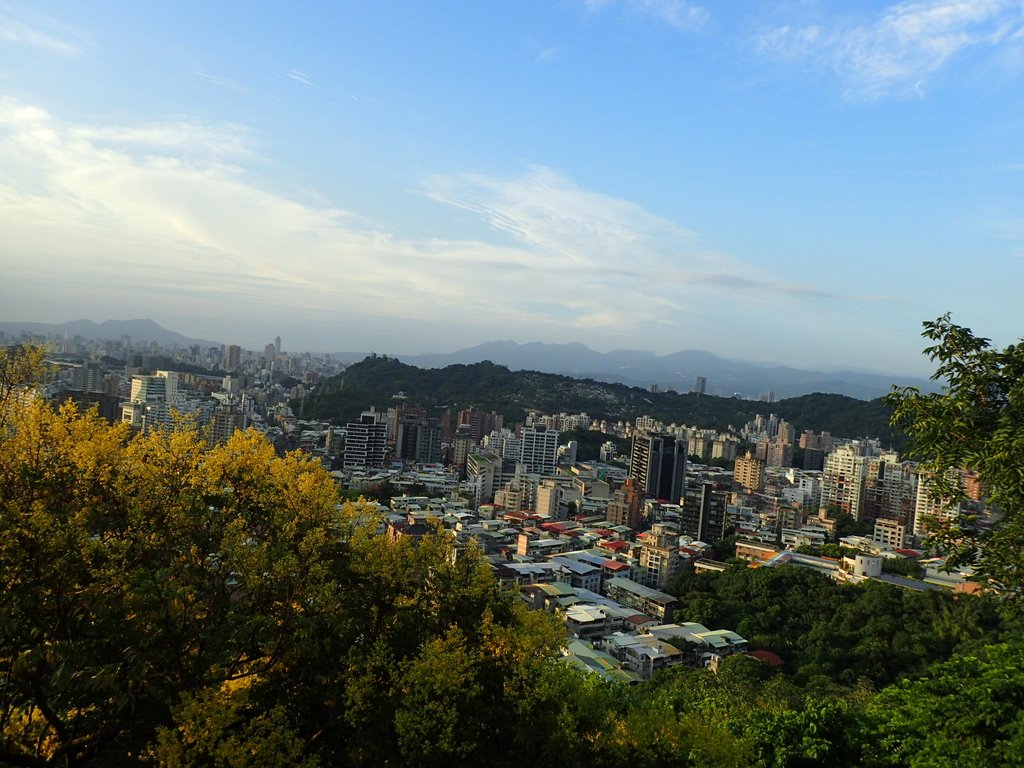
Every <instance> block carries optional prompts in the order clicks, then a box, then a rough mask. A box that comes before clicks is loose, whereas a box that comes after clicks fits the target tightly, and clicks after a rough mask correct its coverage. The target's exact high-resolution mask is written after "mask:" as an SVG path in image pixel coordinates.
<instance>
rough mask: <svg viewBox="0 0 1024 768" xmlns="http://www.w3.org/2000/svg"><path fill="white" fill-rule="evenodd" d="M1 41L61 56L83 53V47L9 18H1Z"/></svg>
mask: <svg viewBox="0 0 1024 768" xmlns="http://www.w3.org/2000/svg"><path fill="white" fill-rule="evenodd" d="M0 40H3V41H6V42H8V43H16V44H18V45H30V46H33V47H35V48H40V49H42V50H44V51H47V52H49V53H56V54H60V55H61V56H76V55H78V54H80V53H81V52H82V48H81V46H79V45H77V44H76V43H72V42H69V41H68V40H64V39H62V38H60V37H57V36H56V35H52V34H50V33H49V32H44V31H43V30H41V29H38V28H37V27H34V26H30V25H28V24H25V23H23V22H21V21H18V20H17V19H13V18H10V17H8V16H0Z"/></svg>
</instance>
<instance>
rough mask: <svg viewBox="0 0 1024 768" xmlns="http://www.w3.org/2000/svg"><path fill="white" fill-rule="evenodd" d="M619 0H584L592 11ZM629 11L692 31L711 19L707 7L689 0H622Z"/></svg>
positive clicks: (622, 3)
mask: <svg viewBox="0 0 1024 768" xmlns="http://www.w3.org/2000/svg"><path fill="white" fill-rule="evenodd" d="M616 2H617V0H584V5H585V6H586V7H587V8H588V9H589V10H591V11H597V10H601V9H603V8H605V7H607V6H610V5H614V4H616ZM620 2H621V5H623V6H624V7H625V8H626V9H627V10H628V11H630V12H632V13H635V14H638V15H643V16H650V17H652V18H655V19H658V20H659V21H662V22H664V23H665V24H669V25H671V26H673V27H675V28H676V29H681V30H683V31H690V30H694V29H698V28H700V27H702V26H704V25H705V24H707V22H708V21H709V20H710V18H711V14H710V13H709V12H708V10H707V8H705V7H704V6H702V5H698V4H697V3H691V2H688V1H687V0H620Z"/></svg>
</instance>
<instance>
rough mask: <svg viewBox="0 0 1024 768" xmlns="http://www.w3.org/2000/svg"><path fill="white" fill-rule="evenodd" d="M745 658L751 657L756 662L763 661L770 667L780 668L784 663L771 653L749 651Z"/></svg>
mask: <svg viewBox="0 0 1024 768" xmlns="http://www.w3.org/2000/svg"><path fill="white" fill-rule="evenodd" d="M747 656H753V657H754V658H755V659H757V660H758V661H763V662H764V663H765V664H767V665H768V666H770V667H780V666H782V665H783V664H785V663H786V662H784V661H783V660H782V659H781V658H779V656H778V655H777V654H774V653H772V652H771V651H751V652H750V653H748V654H747Z"/></svg>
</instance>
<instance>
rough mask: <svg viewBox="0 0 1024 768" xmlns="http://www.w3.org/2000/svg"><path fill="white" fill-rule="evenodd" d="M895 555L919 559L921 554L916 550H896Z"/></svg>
mask: <svg viewBox="0 0 1024 768" xmlns="http://www.w3.org/2000/svg"><path fill="white" fill-rule="evenodd" d="M896 554H897V555H903V556H904V557H911V558H913V557H920V556H921V555H922V554H923V553H922V552H918V551H917V550H916V549H897V550H896Z"/></svg>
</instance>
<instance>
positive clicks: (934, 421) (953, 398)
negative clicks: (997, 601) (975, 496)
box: [887, 314, 1024, 597]
mask: <svg viewBox="0 0 1024 768" xmlns="http://www.w3.org/2000/svg"><path fill="white" fill-rule="evenodd" d="M924 325H925V330H924V334H923V335H924V336H925V338H927V339H929V340H931V341H933V342H935V343H934V344H933V345H931V346H929V347H928V348H927V349H926V350H925V351H926V353H927V354H928V355H929V356H930V357H931V358H932V360H934V361H936V362H937V363H938V366H937V368H936V370H935V374H934V376H933V378H935V379H937V380H942V381H945V384H946V385H945V387H944V389H943V390H942V392H939V393H932V394H922V393H921V392H919V391H917V390H916V389H902V390H897V391H894V392H893V393H892V394H891V395H889V397H888V398H887V400H888V402H889V404H890V405H891V406H892V408H893V422H894V423H896V424H898V425H900V426H902V427H903V428H904V429H905V430H906V431H907V434H908V436H909V438H910V441H911V447H912V449H913V451H914V453H915V454H916V456H917V457H918V458H920V459H922V460H924V462H925V464H924V469H926V470H927V471H928V472H929V473H930V475H931V477H932V492H933V494H934V495H935V496H936V497H937V498H940V499H942V500H945V501H947V502H949V503H952V504H955V503H957V502H959V501H960V500H961V499H963V498H964V488H963V487H962V486H961V485H960V484H959V483H958V482H957V479H956V476H955V475H953V474H950V473H949V470H970V471H973V472H976V473H977V474H978V477H979V478H980V480H981V483H982V485H983V488H984V492H985V495H986V497H987V498H988V500H989V501H990V502H991V503H992V504H993V505H994V506H995V507H996V508H998V510H999V511H1000V513H1001V520H1000V521H999V522H998V524H997V525H996V526H995V527H993V528H992V529H984V528H981V527H979V526H978V524H977V522H978V521H977V520H976V518H975V517H973V516H971V515H960V516H958V517H956V518H954V519H952V520H948V521H943V522H941V524H939V525H938V527H937V528H936V531H935V535H934V540H935V542H936V543H937V544H939V545H940V546H942V547H943V548H944V549H945V550H946V551H948V552H950V553H952V554H953V555H954V561H955V562H956V563H959V564H970V565H974V566H976V567H978V568H979V570H980V571H981V574H982V575H983V576H984V577H986V578H988V579H989V580H990V583H991V585H992V586H993V587H994V588H996V589H999V590H1000V591H1001V592H1002V593H1003V594H1004V595H1005V596H1007V597H1016V596H1019V595H1020V594H1021V591H1022V588H1024V557H1022V556H1021V553H1022V552H1024V345H1022V344H1017V345H1014V344H1011V345H1010V346H1008V347H1006V348H1005V349H1002V350H1000V349H993V348H992V347H991V345H990V343H989V340H988V339H984V338H981V337H979V336H975V335H974V334H973V333H972V332H971V330H970V329H969V328H964V327H962V326H959V325H955V324H954V323H953V322H952V321H951V320H950V316H949V315H948V314H947V315H944V316H943V317H940V318H938V319H937V320H934V321H931V322H927V323H925V324H924Z"/></svg>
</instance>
